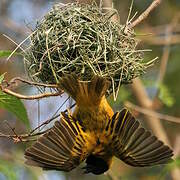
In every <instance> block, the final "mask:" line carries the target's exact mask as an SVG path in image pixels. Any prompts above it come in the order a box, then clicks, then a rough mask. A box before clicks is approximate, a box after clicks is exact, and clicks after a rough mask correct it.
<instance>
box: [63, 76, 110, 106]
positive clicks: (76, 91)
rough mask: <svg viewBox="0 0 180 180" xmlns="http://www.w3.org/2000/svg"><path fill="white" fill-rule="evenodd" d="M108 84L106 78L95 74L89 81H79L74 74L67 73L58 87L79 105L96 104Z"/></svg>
mask: <svg viewBox="0 0 180 180" xmlns="http://www.w3.org/2000/svg"><path fill="white" fill-rule="evenodd" d="M109 85H110V82H109V81H108V80H106V79H104V78H102V77H99V76H95V77H94V78H92V80H91V81H90V82H81V81H79V80H78V77H76V76H75V75H67V76H65V77H64V78H62V79H61V81H60V88H62V89H63V90H64V91H65V92H67V93H68V94H69V96H71V97H72V98H73V99H74V100H75V101H76V103H77V104H78V105H81V106H83V105H89V106H90V105H93V106H94V105H98V104H99V103H100V101H101V99H102V97H103V96H104V95H105V93H106V91H107V89H108V88H109Z"/></svg>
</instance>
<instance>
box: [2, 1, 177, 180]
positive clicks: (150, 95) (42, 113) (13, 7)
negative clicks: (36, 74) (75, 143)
mask: <svg viewBox="0 0 180 180" xmlns="http://www.w3.org/2000/svg"><path fill="white" fill-rule="evenodd" d="M81 1H82V0H81ZM57 2H61V3H67V2H73V1H70V0H69V1H68V0H67V1H66V0H62V1H60V0H59V1H58V0H56V1H53V0H23V1H22V0H0V50H1V51H2V50H10V51H13V50H14V49H15V48H16V46H17V44H19V43H21V42H22V41H23V40H24V39H25V38H26V37H27V36H28V35H29V34H30V33H31V32H32V30H33V29H34V28H35V25H36V22H37V21H39V20H41V19H42V17H43V16H44V15H45V14H46V13H47V12H48V11H49V10H50V9H51V7H52V6H53V4H54V3H57ZM84 2H85V1H84ZM102 2H103V5H104V6H108V7H111V6H112V1H111V0H104V1H102ZM151 2H152V0H134V5H133V10H132V15H134V14H135V13H136V12H137V13H138V15H140V14H141V13H142V12H143V11H144V10H145V9H146V8H147V7H148V6H149V5H150V4H151ZM97 3H99V2H97ZM130 4H131V0H126V1H120V0H114V1H113V7H114V8H116V9H117V10H118V12H119V15H120V23H121V24H125V23H126V19H127V17H128V11H129V8H130ZM179 10H180V1H179V0H164V1H162V3H161V4H160V6H159V7H157V8H156V9H155V10H154V11H153V12H151V14H150V16H149V17H148V18H147V19H146V20H145V21H143V22H142V23H141V24H139V25H138V26H136V27H135V32H136V34H137V37H138V38H139V40H140V43H139V48H142V49H151V50H152V52H146V53H145V60H147V61H148V60H151V59H153V58H155V57H159V58H158V60H157V61H156V62H155V65H154V66H153V67H151V68H149V69H148V70H147V72H146V74H145V75H144V76H143V77H141V78H140V79H136V80H135V81H134V83H133V84H132V85H127V86H122V87H121V89H120V92H119V96H118V100H117V101H116V102H114V101H113V98H112V97H109V102H110V103H111V105H112V106H113V108H114V110H120V109H121V108H122V107H123V106H126V107H128V108H129V109H131V111H132V112H133V114H134V115H135V116H136V118H138V119H139V120H140V121H141V122H142V124H143V125H144V126H146V127H147V128H148V129H149V130H151V131H153V132H154V133H155V134H156V135H157V136H158V137H159V138H160V139H161V140H163V141H165V142H166V143H167V144H169V145H170V146H171V147H172V148H173V149H174V153H175V159H176V161H175V162H174V163H173V164H170V165H166V166H158V167H152V168H133V167H130V166H127V165H125V164H124V163H123V162H121V161H120V160H117V159H114V163H113V167H112V168H111V170H110V171H109V172H107V173H106V174H105V175H101V176H94V175H91V174H90V175H83V173H82V170H81V167H78V168H77V169H75V170H73V171H72V172H70V173H63V172H57V171H50V172H45V171H42V170H41V169H39V168H32V167H28V166H26V165H24V157H23V153H24V150H25V148H26V146H27V145H28V144H26V143H19V144H14V142H13V141H12V140H11V139H8V138H1V137H0V180H6V179H7V180H9V179H10V180H11V179H12V180H16V179H17V180H24V179H26V180H36V179H37V180H49V179H51V180H56V179H61V180H65V179H69V180H76V179H95V180H100V179H102V180H108V179H114V180H115V179H116V180H117V179H122V180H139V179H140V180H145V179H146V180H148V179H149V180H153V179H167V180H171V179H175V180H178V179H179V178H180V172H179V171H178V166H180V160H179V159H178V156H179V154H180V131H179V129H180V124H179V123H180V118H179V117H180V93H179V92H180V83H179V78H180V60H179V59H180V12H179ZM138 15H137V16H136V17H138ZM27 45H28V41H27V42H25V43H24V44H23V45H22V48H26V46H27ZM5 72H7V73H6V75H5V79H6V80H10V79H12V78H14V77H23V78H25V79H28V77H27V76H26V73H25V70H24V63H23V58H22V57H21V56H14V57H11V58H10V59H9V60H8V61H7V59H6V58H3V57H0V75H1V74H3V73H5ZM14 91H17V92H19V93H22V94H27V95H28V94H31V95H32V94H36V93H38V90H37V88H34V87H31V86H27V85H24V84H21V83H20V84H19V85H18V86H17V87H16V88H15V89H14ZM65 100H67V96H66V95H63V96H62V97H58V98H57V97H55V98H54V97H52V98H48V99H43V100H33V101H23V103H24V104H25V107H26V109H27V113H28V118H29V121H30V124H31V128H32V129H33V128H35V127H36V126H38V124H39V123H41V122H43V121H45V120H47V119H48V118H51V117H52V116H53V115H54V114H56V113H57V112H60V111H63V110H64V109H66V108H67V107H69V105H70V104H71V103H72V102H69V101H67V103H66V104H65V105H64V104H63V102H64V101H65ZM61 106H62V107H61ZM60 107H61V108H60ZM6 122H8V124H7V123H6ZM9 125H10V126H11V127H12V128H15V131H16V132H17V133H18V134H23V133H27V132H28V130H27V126H26V124H24V123H23V122H22V121H20V120H19V119H18V118H16V117H15V116H14V115H13V114H12V113H10V112H8V111H7V110H5V109H3V108H2V109H1V108H0V132H1V133H4V134H12V129H11V128H9ZM51 125H52V124H49V126H51Z"/></svg>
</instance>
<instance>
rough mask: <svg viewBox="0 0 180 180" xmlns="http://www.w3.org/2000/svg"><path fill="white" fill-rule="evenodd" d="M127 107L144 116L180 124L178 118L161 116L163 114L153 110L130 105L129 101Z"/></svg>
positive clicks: (126, 103)
mask: <svg viewBox="0 0 180 180" xmlns="http://www.w3.org/2000/svg"><path fill="white" fill-rule="evenodd" d="M125 106H126V107H127V108H130V109H133V110H135V111H138V112H140V113H142V114H145V115H148V116H151V117H156V118H159V119H162V120H166V121H170V122H175V123H180V118H178V117H173V116H169V115H165V114H161V113H158V112H155V111H153V110H150V109H147V108H143V107H140V106H137V105H135V104H133V103H130V102H128V101H127V102H125Z"/></svg>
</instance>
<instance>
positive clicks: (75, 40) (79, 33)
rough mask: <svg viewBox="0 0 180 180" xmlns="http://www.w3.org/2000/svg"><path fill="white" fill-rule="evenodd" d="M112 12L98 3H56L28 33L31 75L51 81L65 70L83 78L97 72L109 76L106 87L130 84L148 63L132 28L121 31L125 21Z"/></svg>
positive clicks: (28, 60) (27, 65) (62, 74)
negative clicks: (115, 18) (122, 22)
mask: <svg viewBox="0 0 180 180" xmlns="http://www.w3.org/2000/svg"><path fill="white" fill-rule="evenodd" d="M115 13H117V12H116V11H115V10H114V9H109V10H106V11H105V10H104V9H102V8H99V7H98V6H97V5H96V4H92V5H87V4H78V3H71V4H66V5H62V4H56V5H55V6H54V7H53V9H52V10H51V11H50V12H49V13H48V14H46V15H45V16H44V18H43V19H42V20H41V21H40V22H38V24H37V27H36V29H35V30H34V32H33V33H32V34H31V37H30V40H31V43H30V46H29V47H28V48H27V49H26V54H25V64H26V67H27V72H28V74H29V76H30V77H31V78H32V79H33V80H34V81H36V82H43V83H47V84H54V83H58V82H59V79H60V78H61V77H63V76H64V75H66V74H71V73H74V74H76V75H77V76H78V77H79V78H80V80H82V81H89V80H91V78H92V77H93V76H94V75H99V76H102V77H105V78H108V79H110V80H111V81H112V86H111V87H110V92H112V91H113V92H116V91H118V87H119V86H120V85H121V84H127V83H131V82H132V79H134V78H135V77H137V76H139V75H141V74H142V73H143V72H144V70H145V69H146V67H147V66H148V65H149V63H145V62H143V53H142V51H143V50H138V49H137V48H136V47H137V44H138V40H137V39H136V38H135V35H134V33H133V32H130V33H128V34H125V33H124V30H125V25H120V24H119V23H118V22H113V21H112V20H111V17H112V16H113V15H114V14H115Z"/></svg>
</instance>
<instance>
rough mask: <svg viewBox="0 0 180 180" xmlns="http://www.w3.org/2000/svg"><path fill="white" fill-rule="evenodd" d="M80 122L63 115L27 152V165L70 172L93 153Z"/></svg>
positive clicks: (91, 144)
mask: <svg viewBox="0 0 180 180" xmlns="http://www.w3.org/2000/svg"><path fill="white" fill-rule="evenodd" d="M91 141H93V140H92V138H91V139H90V137H89V135H88V134H86V133H85V132H84V131H83V128H82V127H81V126H80V125H79V123H78V121H76V120H74V119H73V118H72V117H71V116H70V115H66V114H62V118H61V121H56V122H55V124H54V126H53V127H52V128H51V129H50V130H49V132H48V133H46V134H44V135H43V136H42V137H40V138H39V139H38V140H37V142H36V143H35V144H34V145H33V146H32V147H30V148H28V149H27V150H26V152H25V158H26V159H27V160H26V164H28V165H32V166H39V167H42V168H43V169H46V170H63V171H70V170H72V169H73V168H75V167H76V166H78V165H79V164H80V163H81V162H82V161H84V159H86V157H87V156H88V154H89V153H90V152H91V149H92V148H93V142H92V143H90V142H91Z"/></svg>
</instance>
